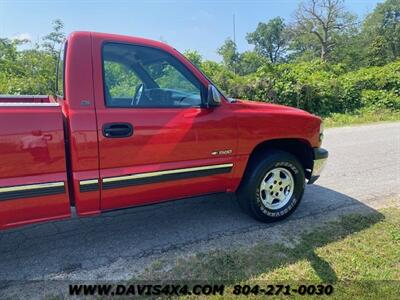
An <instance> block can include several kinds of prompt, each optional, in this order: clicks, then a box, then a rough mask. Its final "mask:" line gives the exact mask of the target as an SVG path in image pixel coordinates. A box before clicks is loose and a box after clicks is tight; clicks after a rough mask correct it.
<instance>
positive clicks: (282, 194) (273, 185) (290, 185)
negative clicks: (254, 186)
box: [259, 168, 294, 210]
mask: <svg viewBox="0 0 400 300" xmlns="http://www.w3.org/2000/svg"><path fill="white" fill-rule="evenodd" d="M293 191H294V179H293V175H292V173H291V172H290V171H289V170H288V169H285V168H274V169H272V170H270V171H269V172H268V173H267V174H266V175H265V177H264V178H263V180H262V181H261V183H260V186H259V193H260V198H261V202H262V203H263V205H264V206H265V207H266V208H268V209H271V210H277V209H280V208H282V207H283V206H285V205H286V204H287V203H288V202H289V200H290V198H291V197H292V195H293Z"/></svg>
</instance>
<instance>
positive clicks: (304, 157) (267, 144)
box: [239, 138, 314, 186]
mask: <svg viewBox="0 0 400 300" xmlns="http://www.w3.org/2000/svg"><path fill="white" fill-rule="evenodd" d="M273 150H280V151H285V152H288V153H290V154H292V155H293V156H295V157H296V158H297V159H298V160H299V162H300V163H301V165H302V166H303V169H304V174H305V177H306V178H307V179H309V178H310V176H311V170H312V168H313V159H314V157H313V148H312V147H311V145H310V144H309V142H308V141H307V140H302V139H296V138H289V139H273V140H266V141H263V142H261V143H259V144H257V145H256V146H255V147H254V149H253V150H252V152H251V153H250V155H249V159H248V161H247V165H246V168H245V172H244V174H243V178H245V177H246V173H247V172H248V171H249V170H251V168H252V166H253V165H254V164H256V163H257V161H259V160H260V159H262V158H263V156H265V154H266V153H267V152H269V151H273ZM243 178H242V180H241V183H242V182H243ZM240 185H241V184H240ZM240 185H239V186H240Z"/></svg>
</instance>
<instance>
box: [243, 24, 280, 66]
mask: <svg viewBox="0 0 400 300" xmlns="http://www.w3.org/2000/svg"><path fill="white" fill-rule="evenodd" d="M246 39H247V42H248V43H249V44H253V45H254V46H255V50H256V52H258V53H260V54H261V55H264V56H266V57H268V58H269V60H270V61H271V63H276V62H278V61H279V60H280V59H281V58H282V57H283V56H284V54H285V51H286V45H287V42H288V32H287V30H286V25H285V22H284V20H283V19H282V18H281V17H277V18H274V19H272V20H270V21H269V22H268V23H262V22H260V23H258V26H257V28H256V30H255V31H254V32H250V33H248V34H247V36H246Z"/></svg>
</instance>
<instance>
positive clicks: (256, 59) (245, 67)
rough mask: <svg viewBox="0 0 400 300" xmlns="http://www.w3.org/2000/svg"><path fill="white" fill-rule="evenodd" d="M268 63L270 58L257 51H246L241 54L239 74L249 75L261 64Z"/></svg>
mask: <svg viewBox="0 0 400 300" xmlns="http://www.w3.org/2000/svg"><path fill="white" fill-rule="evenodd" d="M267 63H268V59H267V58H266V57H265V56H263V55H260V54H259V53H257V52H255V51H245V52H243V53H241V54H240V59H239V68H238V69H239V70H238V73H239V75H247V74H251V73H254V72H255V71H257V70H258V68H260V67H261V66H263V65H265V64H267Z"/></svg>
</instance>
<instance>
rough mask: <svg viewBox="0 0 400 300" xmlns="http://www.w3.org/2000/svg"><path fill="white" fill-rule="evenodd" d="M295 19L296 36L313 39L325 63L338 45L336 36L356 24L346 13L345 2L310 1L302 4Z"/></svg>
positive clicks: (353, 18) (352, 17) (334, 0)
mask: <svg viewBox="0 0 400 300" xmlns="http://www.w3.org/2000/svg"><path fill="white" fill-rule="evenodd" d="M295 18H296V21H295V24H294V27H293V31H294V36H296V35H298V36H300V38H303V39H304V38H312V37H313V38H314V41H315V42H316V43H317V44H318V45H319V48H320V58H321V60H323V61H326V60H328V58H329V54H330V53H331V52H332V50H333V49H334V47H335V46H336V45H337V43H336V41H335V36H336V35H340V34H341V32H343V31H344V30H346V29H347V28H348V27H350V26H351V25H353V24H354V23H355V22H354V20H355V17H354V16H352V15H351V14H349V13H348V12H346V11H345V9H344V6H343V0H308V2H306V3H304V2H303V3H301V4H300V6H299V8H298V9H297V11H296V14H295Z"/></svg>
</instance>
